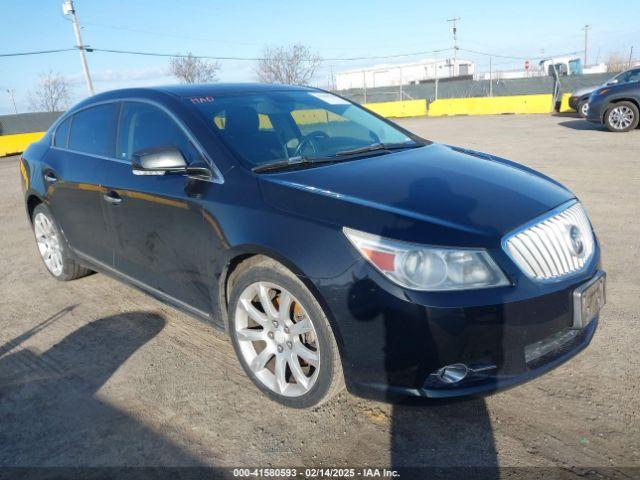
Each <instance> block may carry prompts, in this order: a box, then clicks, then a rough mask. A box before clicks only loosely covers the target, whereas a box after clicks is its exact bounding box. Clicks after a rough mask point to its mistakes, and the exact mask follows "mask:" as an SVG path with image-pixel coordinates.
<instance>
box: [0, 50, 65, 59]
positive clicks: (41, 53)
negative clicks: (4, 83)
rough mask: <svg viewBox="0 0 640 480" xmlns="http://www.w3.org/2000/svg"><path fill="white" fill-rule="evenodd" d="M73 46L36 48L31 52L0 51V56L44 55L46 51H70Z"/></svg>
mask: <svg viewBox="0 0 640 480" xmlns="http://www.w3.org/2000/svg"><path fill="white" fill-rule="evenodd" d="M74 50H76V49H75V48H58V49H55V50H36V51H32V52H15V53H0V57H22V56H26V55H44V54H47V53H59V52H72V51H74Z"/></svg>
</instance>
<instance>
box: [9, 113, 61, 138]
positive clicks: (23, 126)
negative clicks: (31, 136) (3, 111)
mask: <svg viewBox="0 0 640 480" xmlns="http://www.w3.org/2000/svg"><path fill="white" fill-rule="evenodd" d="M60 115H62V112H36V113H19V114H17V115H0V135H13V134H16V133H32V132H44V131H45V130H47V129H48V128H49V127H50V126H51V125H52V124H53V122H55V121H56V119H57V118H58V117H59V116H60Z"/></svg>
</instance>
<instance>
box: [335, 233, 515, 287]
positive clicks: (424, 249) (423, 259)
mask: <svg viewBox="0 0 640 480" xmlns="http://www.w3.org/2000/svg"><path fill="white" fill-rule="evenodd" d="M342 231H343V232H344V234H345V235H346V236H347V238H348V239H349V241H350V242H351V243H352V244H353V246H354V247H356V249H357V250H358V251H359V252H360V254H361V255H362V256H363V257H364V258H365V259H366V260H367V261H368V262H369V263H370V264H371V265H373V266H374V267H375V268H376V269H378V270H379V271H380V272H381V273H383V274H384V275H385V276H386V277H387V278H389V279H390V280H391V281H393V282H394V283H396V284H398V285H400V286H401V287H405V288H409V289H412V290H422V291H433V292H435V291H446V290H467V289H476V288H489V287H501V286H504V285H509V281H508V280H507V278H506V277H505V276H504V273H502V271H501V270H500V269H499V268H498V266H497V265H496V264H495V262H494V261H493V259H492V258H491V256H490V255H489V254H488V253H487V252H486V251H485V250H482V249H455V248H441V247H431V246H426V245H418V244H414V243H407V242H401V241H398V240H391V239H388V238H384V237H380V236H378V235H372V234H370V233H364V232H360V231H358V230H352V229H351V228H347V227H344V228H343V229H342Z"/></svg>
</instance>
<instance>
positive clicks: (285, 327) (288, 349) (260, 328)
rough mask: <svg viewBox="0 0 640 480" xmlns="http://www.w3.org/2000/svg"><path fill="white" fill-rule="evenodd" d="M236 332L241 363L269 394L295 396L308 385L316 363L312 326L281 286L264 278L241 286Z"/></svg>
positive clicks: (314, 372) (316, 375) (312, 382)
mask: <svg viewBox="0 0 640 480" xmlns="http://www.w3.org/2000/svg"><path fill="white" fill-rule="evenodd" d="M235 334H236V337H237V339H238V343H239V345H240V351H241V352H242V356H243V359H244V361H245V362H246V363H247V364H248V365H249V367H250V368H251V371H252V372H253V373H254V374H255V376H256V377H257V378H258V379H259V380H260V381H261V382H262V383H263V384H264V385H265V386H266V387H268V388H269V389H271V390H272V391H273V392H275V393H277V394H280V395H284V396H286V397H298V396H300V395H304V394H305V393H307V392H308V391H309V390H310V389H311V387H313V384H314V383H315V382H316V379H317V378H318V369H319V367H320V352H319V351H318V345H317V334H316V329H315V328H314V326H313V322H312V321H311V319H310V318H309V315H308V314H307V312H306V311H305V310H304V308H303V307H302V305H301V303H300V301H299V300H298V299H297V298H295V297H294V296H293V295H292V294H291V293H289V292H288V291H287V290H286V289H284V288H283V287H280V286H278V285H275V284H273V283H268V282H256V283H254V284H251V285H249V286H248V287H247V288H245V289H244V291H243V292H242V293H241V294H240V302H239V303H238V308H237V310H236V321H235Z"/></svg>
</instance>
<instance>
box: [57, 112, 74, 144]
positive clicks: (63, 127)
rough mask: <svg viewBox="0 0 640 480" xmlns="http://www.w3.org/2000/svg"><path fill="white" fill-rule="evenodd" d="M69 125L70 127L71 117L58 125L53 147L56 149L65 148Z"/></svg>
mask: <svg viewBox="0 0 640 480" xmlns="http://www.w3.org/2000/svg"><path fill="white" fill-rule="evenodd" d="M69 125H71V117H69V118H67V119H66V120H65V121H64V122H62V123H61V124H60V125H58V128H57V129H56V134H55V138H54V140H53V145H54V146H56V147H62V148H66V147H67V139H68V138H69Z"/></svg>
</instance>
